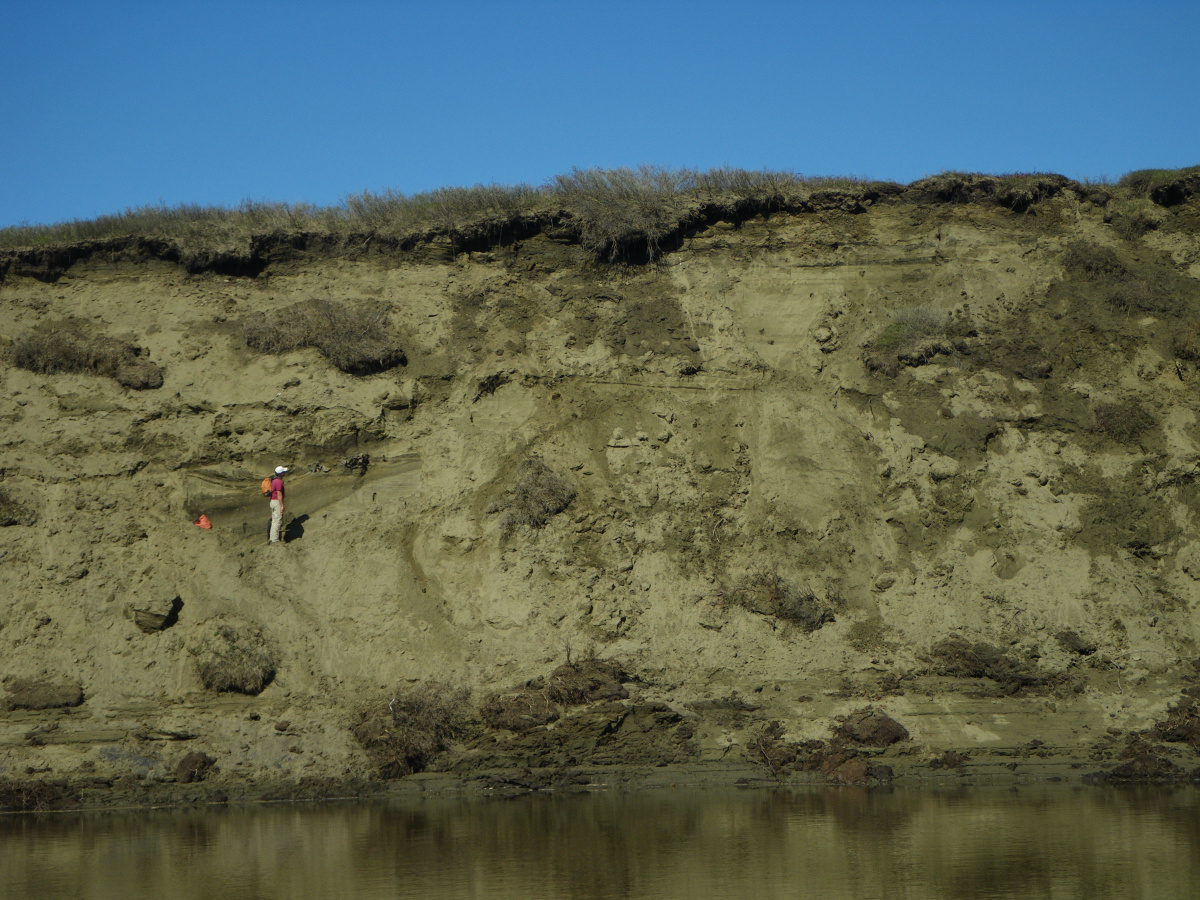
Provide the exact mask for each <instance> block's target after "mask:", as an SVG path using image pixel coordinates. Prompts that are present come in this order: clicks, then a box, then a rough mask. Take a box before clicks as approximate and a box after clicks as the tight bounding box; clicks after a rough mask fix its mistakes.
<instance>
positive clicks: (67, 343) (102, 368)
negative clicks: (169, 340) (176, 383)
mask: <svg viewBox="0 0 1200 900" xmlns="http://www.w3.org/2000/svg"><path fill="white" fill-rule="evenodd" d="M141 352H142V351H141V350H140V349H139V348H138V347H135V346H134V345H133V344H130V343H129V342H127V341H122V340H120V339H118V338H113V337H109V336H107V335H104V334H97V335H92V336H88V335H86V334H84V333H83V331H81V330H80V329H79V328H78V327H75V326H72V325H60V326H48V325H45V326H41V327H38V328H35V329H34V330H33V331H30V332H27V333H26V334H24V335H22V336H21V337H19V338H17V339H16V340H15V341H13V343H12V346H11V347H10V348H9V350H8V355H9V358H10V359H11V360H12V362H13V365H15V366H17V367H18V368H21V369H26V370H28V371H30V372H36V373H37V374H39V375H58V374H76V375H79V374H82V375H100V376H104V377H107V378H115V379H116V380H117V381H118V382H119V383H120V384H122V385H123V386H125V387H130V388H134V389H135V390H147V389H154V388H160V387H162V383H163V374H162V373H163V370H162V368H161V367H159V366H157V365H155V364H154V363H152V362H150V361H149V360H146V359H141V358H140V356H141Z"/></svg>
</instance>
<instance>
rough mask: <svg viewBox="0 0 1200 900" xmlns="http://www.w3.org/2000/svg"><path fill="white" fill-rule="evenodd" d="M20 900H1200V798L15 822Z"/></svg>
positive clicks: (336, 806)
mask: <svg viewBox="0 0 1200 900" xmlns="http://www.w3.org/2000/svg"><path fill="white" fill-rule="evenodd" d="M0 896H2V897H3V898H5V900H19V898H27V897H32V898H38V900H52V898H59V897H69V898H97V900H98V898H122V900H130V898H141V897H146V898H150V897H153V898H158V900H162V898H172V900H188V898H197V900H200V898H203V900H218V898H238V900H247V898H277V897H278V898H283V897H288V898H324V897H331V898H340V897H346V898H394V897H421V898H430V900H440V898H488V900H504V898H521V900H530V898H642V897H645V898H689V900H707V898H775V897H787V898H855V900H870V898H906V900H907V898H911V900H918V898H919V900H925V898H959V897H961V898H971V900H980V898H1050V900H1058V898H1089V900H1101V898H1121V900H1136V898H1142V897H1145V898H1155V900H1176V898H1196V897H1200V790H1197V789H1196V788H1193V787H1184V788H1161V787H1160V788H1150V787H1146V788H1102V787H1086V788H1084V787H1080V788H1075V787H1069V786H1065V785H1046V786H1023V787H1017V788H968V789H961V790H948V789H921V790H917V789H913V790H908V789H897V790H891V791H888V790H872V791H868V790H858V789H852V788H843V789H829V790H824V789H820V790H818V789H813V790H809V791H792V790H787V791H785V790H780V791H763V790H737V789H709V790H699V789H687V790H684V789H678V790H676V789H671V790H665V789H658V790H645V791H641V792H628V793H626V792H609V793H591V794H567V795H541V794H538V795H523V796H519V797H515V798H511V799H498V798H497V799H487V798H484V799H465V798H455V797H433V796H431V797H423V798H413V799H406V800H399V801H389V802H386V803H385V802H378V803H344V804H343V803H329V804H323V805H259V806H252V807H228V808H225V807H207V808H202V809H177V810H150V811H138V812H111V811H110V812H83V813H69V814H61V813H60V814H45V815H10V816H0Z"/></svg>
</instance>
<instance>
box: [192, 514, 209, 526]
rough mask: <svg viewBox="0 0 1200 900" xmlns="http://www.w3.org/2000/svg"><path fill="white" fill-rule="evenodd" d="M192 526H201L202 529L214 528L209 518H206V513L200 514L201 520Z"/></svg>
mask: <svg viewBox="0 0 1200 900" xmlns="http://www.w3.org/2000/svg"><path fill="white" fill-rule="evenodd" d="M192 524H193V525H199V526H200V527H201V528H206V529H207V528H212V522H210V521H209V520H208V516H206V515H205V514H204V513H200V518H198V519H197V520H196V521H195V522H193V523H192Z"/></svg>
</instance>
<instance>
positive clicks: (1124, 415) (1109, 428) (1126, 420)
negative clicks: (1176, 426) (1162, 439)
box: [1091, 400, 1158, 444]
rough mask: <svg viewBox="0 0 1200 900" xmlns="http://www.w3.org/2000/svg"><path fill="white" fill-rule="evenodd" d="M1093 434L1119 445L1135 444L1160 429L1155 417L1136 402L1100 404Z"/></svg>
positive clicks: (1096, 411) (1093, 426)
mask: <svg viewBox="0 0 1200 900" xmlns="http://www.w3.org/2000/svg"><path fill="white" fill-rule="evenodd" d="M1095 416H1096V421H1095V424H1093V425H1092V428H1091V431H1092V433H1093V434H1099V435H1102V436H1103V437H1106V438H1108V439H1109V440H1111V441H1115V442H1116V443H1118V444H1133V443H1136V442H1137V441H1138V440H1139V439H1141V438H1143V437H1145V436H1146V435H1147V434H1148V433H1149V432H1150V431H1152V430H1153V429H1155V428H1157V427H1158V422H1157V421H1155V418H1154V416H1152V415H1151V414H1150V413H1149V412H1147V411H1146V408H1145V407H1144V406H1142V404H1141V403H1138V402H1137V401H1135V400H1125V401H1122V402H1119V403H1098V404H1096V409H1095Z"/></svg>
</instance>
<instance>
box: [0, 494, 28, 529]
mask: <svg viewBox="0 0 1200 900" xmlns="http://www.w3.org/2000/svg"><path fill="white" fill-rule="evenodd" d="M36 521H37V513H35V512H34V511H33V510H32V509H30V508H29V507H28V506H26V505H25V504H24V503H21V502H20V501H19V500H17V499H15V498H14V497H12V496H11V495H10V494H9V493H8V492H7V491H5V490H4V489H3V488H0V528H8V527H9V526H11V525H32V524H34V523H35V522H36Z"/></svg>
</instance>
